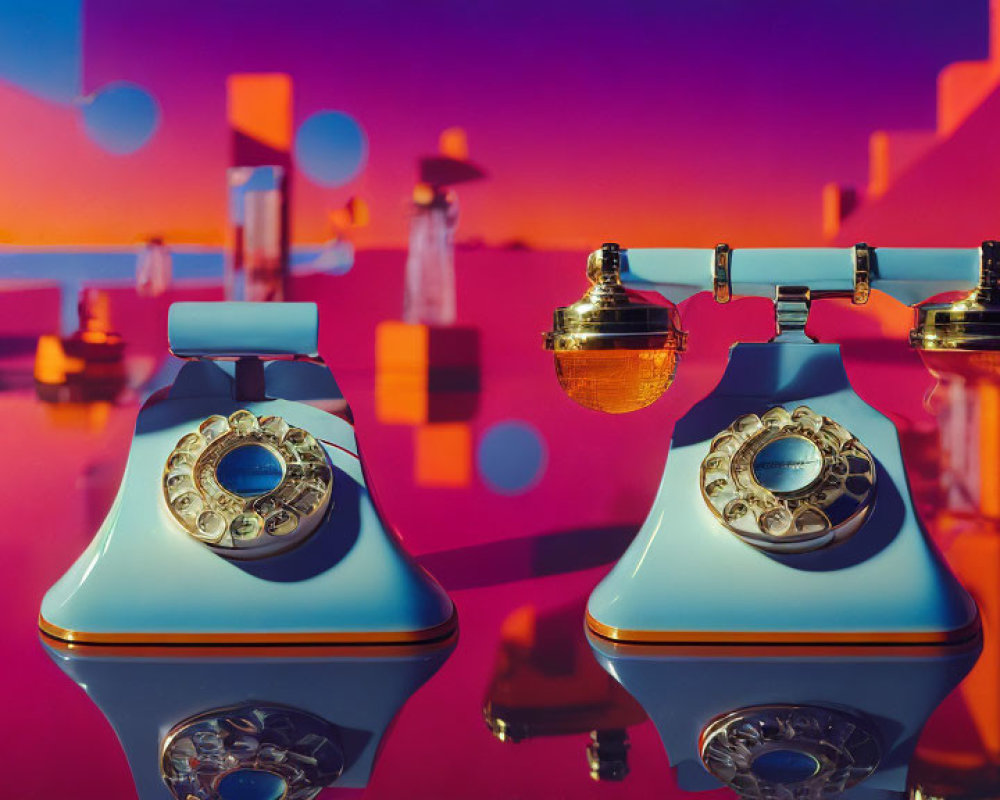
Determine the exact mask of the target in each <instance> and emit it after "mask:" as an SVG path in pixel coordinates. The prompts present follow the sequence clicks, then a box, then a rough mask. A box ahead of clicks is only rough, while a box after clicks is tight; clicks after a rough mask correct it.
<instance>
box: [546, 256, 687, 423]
mask: <svg viewBox="0 0 1000 800" xmlns="http://www.w3.org/2000/svg"><path fill="white" fill-rule="evenodd" d="M587 277H588V278H589V280H590V282H591V286H590V288H589V289H588V290H587V292H586V294H584V296H583V297H582V298H581V299H580V300H578V301H577V302H576V303H573V304H572V305H569V306H564V307H561V308H557V309H556V311H555V313H554V315H553V326H552V330H551V331H549V332H547V333H545V334H544V337H545V349H546V350H551V351H552V352H553V353H554V354H555V361H556V374H557V376H558V378H559V383H560V384H561V385H562V387H563V390H564V391H565V392H566V394H567V395H569V396H570V397H571V398H572V399H573V400H575V401H576V402H578V403H580V404H581V405H583V406H586V407H587V408H593V409H596V410H599V411H606V412H608V413H612V414H614V413H624V412H627V411H635V410H637V409H640V408H644V407H645V406H648V405H650V404H651V403H653V402H654V401H655V400H656V399H657V398H659V397H660V395H662V394H663V393H664V392H665V391H666V390H667V388H668V387H669V386H670V384H671V382H672V381H673V377H674V372H675V369H676V366H677V359H678V356H679V354H680V353H681V352H683V350H684V347H685V343H686V339H687V334H685V333H684V331H682V330H681V328H680V318H679V315H678V313H677V309H676V308H675V307H674V306H673V305H672V304H670V303H669V302H665V304H664V305H653V304H651V303H645V302H643V301H642V300H639V299H637V298H634V297H633V296H631V295H630V294H629V292H627V291H626V289H625V287H624V286H622V282H621V250H620V248H619V246H618V245H617V244H605V245H604V246H603V247H602V248H601V249H600V250H599V251H597V252H595V253H591V255H590V258H589V259H588V260H587Z"/></svg>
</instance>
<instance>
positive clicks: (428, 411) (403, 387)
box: [375, 320, 479, 425]
mask: <svg viewBox="0 0 1000 800" xmlns="http://www.w3.org/2000/svg"><path fill="white" fill-rule="evenodd" d="M478 402H479V331H478V330H477V329H475V328H466V327H461V326H448V327H436V326H430V325H411V324H408V323H404V322H397V321H394V320H390V321H385V322H380V323H379V324H378V326H377V327H376V329H375V416H376V418H377V419H378V420H379V421H380V422H384V423H388V424H393V425H422V424H424V423H428V422H435V423H437V422H459V421H464V420H468V419H471V418H472V416H474V415H475V413H476V410H477V408H478Z"/></svg>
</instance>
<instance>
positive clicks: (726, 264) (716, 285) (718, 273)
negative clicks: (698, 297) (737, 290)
mask: <svg viewBox="0 0 1000 800" xmlns="http://www.w3.org/2000/svg"><path fill="white" fill-rule="evenodd" d="M731 255H732V250H731V249H730V247H729V245H728V244H717V245H716V246H715V260H714V261H713V262H712V294H713V296H714V297H715V302H716V303H728V302H729V301H730V300H731V299H732V297H733V275H732V271H731V269H730V256H731Z"/></svg>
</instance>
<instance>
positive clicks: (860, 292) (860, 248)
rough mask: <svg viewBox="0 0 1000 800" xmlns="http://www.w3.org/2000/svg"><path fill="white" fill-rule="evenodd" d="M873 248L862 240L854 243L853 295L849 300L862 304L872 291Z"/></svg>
mask: <svg viewBox="0 0 1000 800" xmlns="http://www.w3.org/2000/svg"><path fill="white" fill-rule="evenodd" d="M874 258H875V248H874V247H869V246H868V245H867V244H865V243H864V242H861V243H860V244H856V245H854V295H853V296H852V297H851V302H852V303H854V304H855V305H864V304H865V303H867V302H868V298H869V297H870V296H871V293H872V265H873V264H874Z"/></svg>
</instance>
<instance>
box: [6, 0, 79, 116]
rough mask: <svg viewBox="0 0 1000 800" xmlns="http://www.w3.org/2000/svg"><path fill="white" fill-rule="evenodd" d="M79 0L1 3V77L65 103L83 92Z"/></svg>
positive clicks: (27, 89) (45, 97) (46, 97)
mask: <svg viewBox="0 0 1000 800" xmlns="http://www.w3.org/2000/svg"><path fill="white" fill-rule="evenodd" d="M82 19H83V3H82V0H46V2H44V3H42V2H38V0H4V2H3V3H0V80H4V81H9V82H10V83H12V84H14V85H15V86H17V87H18V88H20V89H23V90H24V91H26V92H29V93H31V94H33V95H35V96H36V97H40V98H41V99H43V100H49V101H52V102H54V103H60V104H62V105H69V104H71V103H72V102H73V101H74V100H76V99H77V98H78V97H79V96H80V93H81V91H82V89H81V87H82V85H83V83H82V77H81V74H82V65H83V55H82V52H83V35H82Z"/></svg>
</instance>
